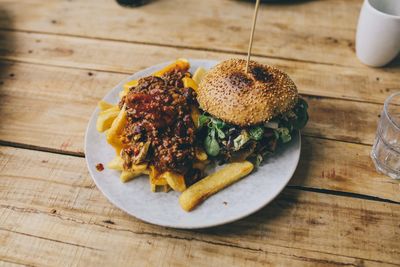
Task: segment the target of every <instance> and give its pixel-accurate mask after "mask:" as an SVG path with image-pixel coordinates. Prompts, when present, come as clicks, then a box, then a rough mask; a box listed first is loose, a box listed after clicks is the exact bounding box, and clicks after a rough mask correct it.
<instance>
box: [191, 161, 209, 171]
mask: <svg viewBox="0 0 400 267" xmlns="http://www.w3.org/2000/svg"><path fill="white" fill-rule="evenodd" d="M209 163H210V161H209V160H205V161H195V162H194V163H193V168H195V169H199V170H201V171H202V170H204V169H205V168H206V167H207V165H208V164H209Z"/></svg>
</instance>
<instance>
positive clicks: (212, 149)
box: [199, 98, 308, 165]
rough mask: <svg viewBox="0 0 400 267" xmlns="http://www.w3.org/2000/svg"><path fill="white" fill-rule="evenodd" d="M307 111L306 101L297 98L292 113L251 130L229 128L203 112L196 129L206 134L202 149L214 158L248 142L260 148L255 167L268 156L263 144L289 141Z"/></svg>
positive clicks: (237, 148) (240, 147)
mask: <svg viewBox="0 0 400 267" xmlns="http://www.w3.org/2000/svg"><path fill="white" fill-rule="evenodd" d="M307 108H308V104H307V102H306V101H305V100H304V99H302V98H299V100H298V102H297V104H296V106H295V107H294V108H293V109H292V110H290V111H288V112H286V113H284V114H282V115H280V116H277V117H275V118H274V119H273V120H271V121H269V122H266V123H264V124H261V125H256V126H251V127H238V126H234V125H230V124H227V123H225V122H223V121H222V120H220V119H217V118H214V117H213V116H211V115H209V114H207V113H204V114H202V115H200V117H199V127H200V129H202V130H203V131H204V132H205V139H204V149H205V151H206V152H207V154H208V155H210V156H213V157H216V156H219V155H220V154H221V153H225V152H226V151H233V152H234V151H239V150H241V149H242V148H244V147H245V146H246V145H247V144H248V143H252V144H253V147H261V148H260V149H258V150H257V149H256V151H258V152H257V153H256V154H255V155H254V158H255V161H256V164H257V165H258V164H259V163H261V162H262V160H263V158H264V157H265V156H266V155H268V154H269V153H271V151H269V150H268V149H265V146H266V145H265V144H270V145H271V143H270V141H271V140H272V141H273V143H276V142H280V143H287V142H289V141H290V140H291V139H292V136H291V134H292V132H293V131H294V130H300V129H302V128H303V127H304V126H305V125H306V123H307V121H308V113H307ZM268 142H269V143H268ZM254 143H255V144H256V145H254ZM272 146H275V145H272ZM246 147H248V146H246Z"/></svg>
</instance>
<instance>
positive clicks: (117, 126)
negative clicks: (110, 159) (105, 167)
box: [106, 106, 126, 155]
mask: <svg viewBox="0 0 400 267" xmlns="http://www.w3.org/2000/svg"><path fill="white" fill-rule="evenodd" d="M125 124H126V111H125V106H123V107H122V109H121V110H120V112H119V113H118V116H117V117H116V118H115V120H114V121H113V123H112V125H111V127H110V129H109V130H108V132H107V135H106V138H107V142H108V143H109V144H110V145H112V146H113V147H114V149H115V152H116V153H117V155H119V154H120V152H121V150H122V141H121V138H120V135H121V133H122V131H123V129H124V127H125Z"/></svg>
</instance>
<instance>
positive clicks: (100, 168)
mask: <svg viewBox="0 0 400 267" xmlns="http://www.w3.org/2000/svg"><path fill="white" fill-rule="evenodd" d="M96 169H97V171H99V172H101V171H103V170H104V166H103V164H101V163H98V164H97V165H96Z"/></svg>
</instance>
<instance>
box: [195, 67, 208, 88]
mask: <svg viewBox="0 0 400 267" xmlns="http://www.w3.org/2000/svg"><path fill="white" fill-rule="evenodd" d="M206 73H207V71H206V70H205V69H204V68H203V67H198V68H197V70H196V71H195V72H194V74H193V77H192V79H193V81H195V82H196V83H197V85H200V82H201V80H203V78H204V75H206Z"/></svg>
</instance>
